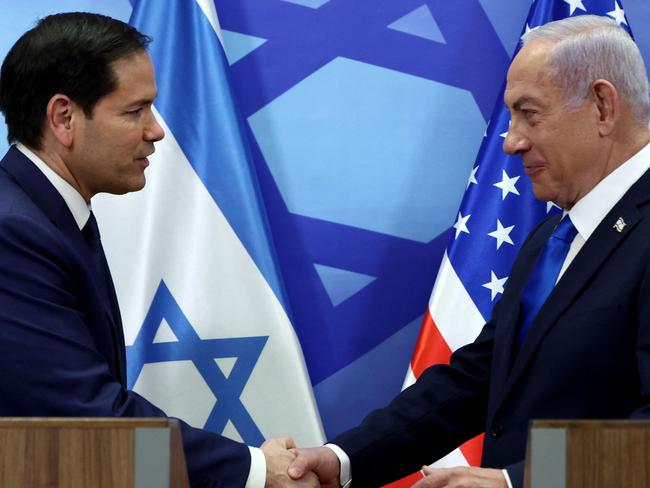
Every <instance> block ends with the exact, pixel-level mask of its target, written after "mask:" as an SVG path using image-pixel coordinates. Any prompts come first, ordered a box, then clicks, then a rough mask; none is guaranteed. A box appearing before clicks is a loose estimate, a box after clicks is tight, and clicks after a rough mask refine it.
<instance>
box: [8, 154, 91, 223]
mask: <svg viewBox="0 0 650 488" xmlns="http://www.w3.org/2000/svg"><path fill="white" fill-rule="evenodd" d="M16 148H17V149H18V150H19V151H20V152H21V153H23V154H24V155H25V156H26V157H27V158H28V159H29V160H30V161H31V162H32V163H34V165H36V167H37V168H38V169H39V170H41V172H42V173H43V175H44V176H45V177H46V178H47V180H48V181H49V182H50V183H52V186H53V187H54V188H55V189H56V191H57V192H59V194H60V195H61V197H63V200H64V201H65V203H66V205H67V206H68V208H69V209H70V213H71V214H72V217H74V220H75V222H76V223H77V226H78V227H79V229H80V230H81V229H83V226H84V225H86V222H88V218H89V217H90V211H91V206H90V204H89V203H86V200H84V198H83V197H82V196H81V194H80V193H79V192H78V191H77V190H75V188H74V187H73V186H72V185H71V184H70V183H68V182H67V181H65V180H64V179H63V178H61V177H60V176H59V175H58V174H56V173H55V172H54V170H53V169H52V168H50V167H49V166H48V165H47V164H46V163H45V162H44V161H43V160H42V159H41V158H39V157H38V156H37V155H36V154H34V152H33V151H32V150H30V149H29V148H28V147H27V146H25V145H24V144H22V143H20V142H19V143H18V144H16Z"/></svg>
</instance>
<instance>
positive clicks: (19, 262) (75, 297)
mask: <svg viewBox="0 0 650 488" xmlns="http://www.w3.org/2000/svg"><path fill="white" fill-rule="evenodd" d="M92 259H93V258H92V255H91V251H90V248H89V246H88V244H87V243H86V241H85V239H84V237H83V235H82V234H81V231H80V230H79V228H78V226H77V224H76V222H75V220H74V218H73V217H72V214H71V213H70V211H69V209H68V207H67V205H66V203H65V201H64V200H63V198H62V197H61V195H60V194H59V193H58V192H57V191H56V190H55V188H54V187H53V186H52V184H51V183H50V182H49V181H48V180H47V178H45V176H44V175H43V174H42V173H41V171H40V170H39V169H38V168H37V167H36V166H35V165H34V164H33V163H32V162H31V161H30V160H29V159H28V158H26V157H25V156H24V155H23V154H22V153H21V152H20V151H18V150H17V149H16V148H15V147H12V148H10V149H9V151H8V153H7V154H6V155H5V157H4V158H3V160H2V161H1V162H0V368H1V371H2V373H1V375H0V415H2V416H12V417H13V416H54V417H65V416H78V417H94V416H101V417H164V416H165V413H164V412H163V411H161V410H160V409H158V408H156V407H155V406H154V405H152V404H151V403H149V402H148V401H147V400H145V399H144V398H142V397H141V396H140V395H138V394H137V393H134V392H133V391H129V390H127V388H126V377H125V375H126V367H125V348H124V336H123V333H122V325H121V321H120V315H119V309H118V307H117V300H116V299H115V295H114V291H113V290H112V286H111V287H110V288H111V289H110V290H109V291H108V292H107V291H106V286H103V287H102V286H98V280H97V279H96V277H95V275H94V274H93V264H92V263H93V261H92ZM181 425H182V436H183V444H184V449H185V455H186V459H187V464H188V470H189V474H190V482H191V484H192V485H193V486H215V487H216V486H224V487H228V488H230V487H237V486H244V484H245V482H246V479H247V476H248V472H249V469H250V452H249V450H248V447H247V446H245V445H243V444H240V443H237V442H234V441H231V440H229V439H226V438H224V437H221V436H219V435H216V434H212V433H210V432H206V431H203V430H200V429H195V428H193V427H190V426H189V425H187V424H186V423H181Z"/></svg>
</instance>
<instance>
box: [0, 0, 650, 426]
mask: <svg viewBox="0 0 650 488" xmlns="http://www.w3.org/2000/svg"><path fill="white" fill-rule="evenodd" d="M530 3H531V2H530V0H455V1H453V2H449V1H443V0H428V1H423V0H216V1H215V4H216V7H217V12H218V15H219V20H220V23H221V27H222V31H223V37H224V43H225V48H226V52H227V56H228V60H229V63H230V69H231V82H232V85H233V88H234V90H235V95H236V100H237V104H238V108H239V110H240V115H241V117H242V119H243V120H244V121H245V122H247V124H246V131H247V133H248V138H249V142H250V144H251V150H252V153H253V158H254V163H255V168H256V171H257V177H258V179H259V183H260V187H261V191H262V196H263V199H264V204H265V207H266V210H267V214H268V219H269V223H270V227H271V232H272V237H273V241H274V244H275V250H276V253H277V259H278V262H279V264H280V268H281V271H282V279H283V284H282V285H281V286H284V287H285V290H286V297H287V300H288V303H287V304H286V306H287V308H288V311H289V313H290V315H291V317H292V320H293V323H294V326H295V328H296V332H297V334H298V337H299V339H300V342H301V345H302V348H303V352H304V354H305V358H306V361H307V365H308V369H309V373H310V376H311V380H312V383H313V385H314V392H315V395H316V399H317V402H318V405H319V408H320V412H321V415H322V418H323V423H324V427H325V430H326V433H327V434H328V436H331V435H334V434H336V433H338V432H340V431H341V430H343V429H345V428H346V427H349V426H351V425H353V424H355V423H357V422H358V421H359V420H360V419H361V418H362V417H363V415H365V413H367V412H368V411H369V410H370V409H372V408H374V407H377V406H380V405H382V404H384V403H385V402H387V401H388V400H389V399H390V398H391V397H392V396H393V395H394V394H395V393H396V392H397V391H399V389H400V387H401V384H402V381H403V379H404V375H405V373H406V368H407V363H408V360H409V358H410V354H411V351H412V348H413V345H414V342H415V338H416V335H417V332H418V329H419V325H420V320H421V317H422V314H423V312H424V310H425V307H426V304H427V300H428V297H429V294H430V292H431V288H432V286H433V280H434V278H435V273H436V269H437V266H438V263H439V261H440V258H441V255H442V251H443V249H444V247H445V246H446V244H447V239H448V236H449V233H448V231H447V229H448V228H449V227H450V226H451V225H452V224H453V222H454V221H455V216H456V212H457V209H458V205H459V203H460V199H461V197H462V194H463V192H464V190H465V187H466V183H467V178H468V176H469V174H470V170H471V168H472V166H473V164H474V162H475V157H476V153H477V150H478V147H479V145H480V142H481V138H482V136H483V133H484V131H485V128H486V124H487V118H488V117H489V115H490V113H491V111H492V108H493V106H494V104H495V103H496V102H497V100H496V97H497V94H498V93H499V90H500V88H501V86H502V83H503V81H504V77H505V72H506V69H507V66H508V63H509V59H510V56H511V54H512V52H513V51H514V48H515V45H516V43H517V41H518V35H519V32H520V31H521V29H522V27H523V23H524V20H525V18H526V15H527V13H528V9H529V7H530ZM588 3H589V0H584V4H585V5H588ZM622 3H623V7H624V8H625V11H626V14H627V18H628V19H629V21H630V25H631V28H632V31H633V32H634V33H635V36H636V39H637V42H638V43H639V45H640V47H641V50H642V52H643V53H644V56H645V58H646V60H650V32H649V31H648V29H645V28H644V27H645V26H647V25H650V4H649V3H648V2H647V1H646V0H623V2H622ZM0 6H1V7H2V11H3V13H4V15H3V16H2V17H0V32H1V34H0V54H1V55H2V57H4V54H5V53H6V51H7V50H8V49H9V47H10V46H11V45H12V44H13V42H14V41H15V40H16V38H17V37H18V36H19V35H20V34H21V33H22V32H24V31H25V30H26V29H27V28H28V27H29V26H30V25H31V24H33V22H34V20H35V19H36V18H38V17H40V16H43V15H46V14H48V13H53V12H57V11H68V10H88V11H97V12H101V13H104V14H107V15H111V16H113V17H116V18H120V19H122V20H125V21H127V20H128V18H129V16H130V13H131V4H130V3H129V1H128V0H103V1H100V0H55V1H54V0H30V1H29V2H25V1H22V0H21V1H18V0H0ZM567 8H568V5H567ZM612 10H614V0H612ZM154 42H155V40H154ZM172 55H176V54H175V53H170V56H172ZM179 76H181V77H182V73H180V74H179ZM5 135H6V132H5V128H4V127H2V128H0V139H1V141H0V145H2V146H5V147H6V143H5V141H4V139H5ZM5 147H1V148H0V150H1V151H3V152H4V148H5Z"/></svg>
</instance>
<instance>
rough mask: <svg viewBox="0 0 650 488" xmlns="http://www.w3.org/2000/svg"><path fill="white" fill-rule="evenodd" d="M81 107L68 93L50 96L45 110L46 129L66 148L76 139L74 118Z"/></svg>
mask: <svg viewBox="0 0 650 488" xmlns="http://www.w3.org/2000/svg"><path fill="white" fill-rule="evenodd" d="M78 111H79V107H78V106H77V105H76V104H75V103H74V102H73V101H72V100H71V99H70V98H69V97H68V96H66V95H63V94H61V93H57V94H55V95H53V96H52V98H50V101H49V102H48V104H47V108H46V112H45V129H46V130H47V129H49V132H50V133H51V134H52V135H53V136H54V137H55V138H56V139H57V140H58V141H59V143H60V144H61V145H63V146H65V147H66V148H70V146H72V142H73V140H74V118H75V112H78Z"/></svg>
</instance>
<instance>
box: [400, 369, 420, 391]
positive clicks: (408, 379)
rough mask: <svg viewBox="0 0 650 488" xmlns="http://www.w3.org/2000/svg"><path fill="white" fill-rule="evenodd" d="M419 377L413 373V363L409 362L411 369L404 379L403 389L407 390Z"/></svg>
mask: <svg viewBox="0 0 650 488" xmlns="http://www.w3.org/2000/svg"><path fill="white" fill-rule="evenodd" d="M416 379H417V378H416V377H415V375H414V374H413V368H411V365H410V364H409V369H408V371H407V372H406V379H404V384H403V385H402V390H406V389H407V388H408V387H409V386H411V385H412V384H413V383H415V380H416Z"/></svg>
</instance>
